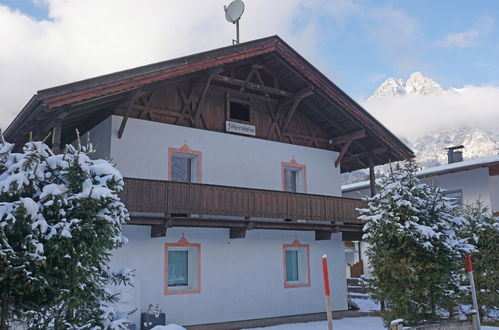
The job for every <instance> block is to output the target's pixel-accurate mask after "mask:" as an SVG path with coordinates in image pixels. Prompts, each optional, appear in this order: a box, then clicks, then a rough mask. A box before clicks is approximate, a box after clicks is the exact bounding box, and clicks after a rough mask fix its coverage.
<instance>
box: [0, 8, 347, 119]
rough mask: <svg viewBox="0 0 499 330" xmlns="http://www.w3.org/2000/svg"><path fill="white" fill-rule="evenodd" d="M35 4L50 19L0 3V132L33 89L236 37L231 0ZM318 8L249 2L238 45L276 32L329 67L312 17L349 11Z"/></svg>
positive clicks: (218, 44) (220, 44) (217, 44)
mask: <svg viewBox="0 0 499 330" xmlns="http://www.w3.org/2000/svg"><path fill="white" fill-rule="evenodd" d="M37 1H38V2H37V3H38V4H40V3H41V1H43V4H45V5H46V6H47V7H48V16H49V17H48V19H46V20H36V19H35V18H32V17H30V16H28V15H26V14H24V13H21V12H20V11H14V10H12V9H10V8H9V7H7V6H4V5H1V4H0V31H8V33H0V45H2V51H0V72H1V74H0V90H2V96H1V97H0V128H5V127H6V126H7V125H8V124H9V123H10V122H11V120H12V119H13V117H14V116H15V114H17V113H18V112H19V111H20V109H21V108H22V106H24V105H25V104H26V103H27V102H28V100H29V98H30V97H31V96H32V95H33V94H35V92H36V91H37V90H40V89H44V88H48V87H52V86H56V85H60V84H64V83H68V82H72V81H76V80H80V79H85V78H89V77H93V76H98V75H102V74H106V73H110V72H115V71H119V70H124V69H128V68H133V67H136V66H140V65H145V64H149V63H154V62H158V61H164V60H167V59H171V58H175V57H179V56H184V55H187V54H191V53H196V52H201V51H205V50H209V49H213V48H217V47H223V46H227V45H230V44H231V40H232V39H233V38H234V37H235V27H234V25H232V24H230V23H228V22H226V21H225V17H224V12H223V6H224V5H226V4H227V3H228V2H229V0H210V1H206V0H191V1H165V0H141V1H139V0H106V1H101V0H72V1H67V0H37ZM321 3H322V4H324V5H326V4H327V3H329V1H326V0H320V1H315V2H311V3H310V4H309V3H308V2H305V3H303V2H302V1H300V0H275V1H266V0H248V1H246V10H245V13H244V15H243V17H242V19H241V23H240V28H241V40H242V41H247V40H252V39H256V38H261V37H266V36H269V35H274V34H278V35H280V36H281V37H282V38H284V40H286V41H287V42H288V43H290V45H291V46H292V47H294V48H295V49H296V50H297V51H298V52H300V53H301V54H302V55H303V56H305V57H307V58H308V59H309V60H310V61H311V62H312V63H319V64H321V63H327V61H326V60H325V59H324V57H323V55H321V54H320V52H318V51H317V49H318V48H319V47H318V44H319V43H320V40H319V38H318V33H317V31H318V27H317V24H316V22H315V20H314V19H313V17H314V15H315V16H318V15H324V14H325V15H329V17H330V19H332V20H334V19H336V18H335V17H341V13H340V11H342V12H344V13H346V12H349V11H351V10H352V6H350V5H349V3H351V1H349V0H338V1H335V2H334V4H336V5H337V6H336V7H335V8H338V10H337V11H334V15H336V16H333V11H332V8H333V6H332V4H330V5H329V7H330V8H331V11H325V13H324V12H323V11H321V8H320V6H319V5H320V4H321ZM329 7H328V8H329ZM305 13H306V16H304V15H305ZM300 18H301V19H300ZM304 18H307V19H304ZM297 21H300V24H297Z"/></svg>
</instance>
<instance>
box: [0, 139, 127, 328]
mask: <svg viewBox="0 0 499 330" xmlns="http://www.w3.org/2000/svg"><path fill="white" fill-rule="evenodd" d="M12 150H13V145H11V144H8V143H6V142H5V141H3V138H2V139H1V140H0V269H1V271H0V289H1V294H0V299H2V307H3V308H2V322H4V323H3V326H4V327H5V326H6V323H7V322H9V321H11V320H12V319H13V318H16V316H17V318H18V319H19V318H20V316H21V315H24V318H22V320H23V321H25V322H29V324H28V325H29V326H30V327H31V328H33V329H77V328H78V329H90V328H92V329H116V328H121V327H124V322H123V320H119V319H117V318H116V313H115V312H114V310H113V309H112V308H111V307H110V304H111V303H112V301H113V299H114V297H113V296H112V295H111V293H110V292H109V291H108V290H107V289H106V287H108V286H109V285H112V284H114V283H117V282H118V281H125V282H128V281H129V280H130V279H131V274H130V272H129V271H128V270H121V271H119V272H118V273H113V272H111V270H110V269H109V266H108V263H109V257H110V251H111V250H112V249H115V248H118V247H120V246H121V245H122V244H124V243H125V242H126V239H125V238H124V237H123V236H121V228H122V226H123V225H124V223H125V222H126V221H127V220H128V212H127V210H126V208H125V206H124V205H123V203H122V202H121V201H120V200H119V197H118V192H119V191H120V190H121V189H123V179H122V176H121V174H120V173H119V172H118V171H117V170H116V169H115V168H114V167H113V166H112V164H110V163H109V162H108V161H106V160H93V159H91V158H90V154H91V153H92V152H93V150H92V147H91V145H90V144H89V145H87V146H81V145H80V143H79V142H78V146H77V147H73V146H71V145H68V146H67V147H66V152H65V153H64V154H57V155H54V154H53V153H52V151H51V150H50V148H49V147H48V146H47V145H46V144H44V143H43V142H28V143H26V145H25V146H24V148H23V152H22V153H14V152H12Z"/></svg>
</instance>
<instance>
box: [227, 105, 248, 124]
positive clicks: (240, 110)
mask: <svg viewBox="0 0 499 330" xmlns="http://www.w3.org/2000/svg"><path fill="white" fill-rule="evenodd" d="M229 116H230V119H235V120H241V121H247V122H249V121H250V105H249V103H242V102H239V101H233V100H231V101H230V109H229Z"/></svg>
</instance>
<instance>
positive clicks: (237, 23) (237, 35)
mask: <svg viewBox="0 0 499 330" xmlns="http://www.w3.org/2000/svg"><path fill="white" fill-rule="evenodd" d="M238 43H239V20H237V21H236V44H238Z"/></svg>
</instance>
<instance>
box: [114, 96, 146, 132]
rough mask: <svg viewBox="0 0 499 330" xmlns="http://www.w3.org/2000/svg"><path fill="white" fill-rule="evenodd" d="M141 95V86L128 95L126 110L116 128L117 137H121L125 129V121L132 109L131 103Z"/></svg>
mask: <svg viewBox="0 0 499 330" xmlns="http://www.w3.org/2000/svg"><path fill="white" fill-rule="evenodd" d="M142 95H144V92H143V91H142V89H141V88H139V89H138V90H136V91H135V93H133V94H132V95H131V96H130V98H129V100H128V104H127V107H126V110H125V114H124V116H123V119H122V120H121V125H120V128H119V130H118V139H121V137H122V136H123V132H124V131H125V126H126V122H127V121H128V117H129V116H130V112H131V111H132V106H133V104H134V103H135V101H137V99H138V98H139V97H141V96H142Z"/></svg>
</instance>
